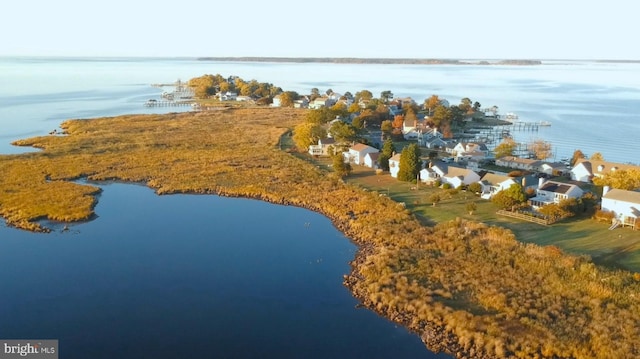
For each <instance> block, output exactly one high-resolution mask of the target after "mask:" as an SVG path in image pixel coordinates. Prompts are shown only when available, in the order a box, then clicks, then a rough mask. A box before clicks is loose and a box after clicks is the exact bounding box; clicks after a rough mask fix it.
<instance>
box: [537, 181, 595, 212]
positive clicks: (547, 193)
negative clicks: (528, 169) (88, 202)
mask: <svg viewBox="0 0 640 359" xmlns="http://www.w3.org/2000/svg"><path fill="white" fill-rule="evenodd" d="M539 181H540V182H539V185H538V189H537V190H536V196H535V197H533V198H531V199H530V200H529V204H530V205H531V206H532V207H533V208H540V207H542V206H545V205H548V204H552V203H555V204H558V203H560V202H561V201H562V200H565V199H569V198H576V199H578V198H580V197H582V195H583V194H584V191H582V189H581V188H580V187H578V186H576V185H574V184H570V183H562V182H556V181H545V179H544V178H540V179H539Z"/></svg>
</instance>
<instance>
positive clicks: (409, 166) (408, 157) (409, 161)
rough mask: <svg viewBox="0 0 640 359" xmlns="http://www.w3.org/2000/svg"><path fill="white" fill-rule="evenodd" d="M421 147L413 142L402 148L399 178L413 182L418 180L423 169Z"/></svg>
mask: <svg viewBox="0 0 640 359" xmlns="http://www.w3.org/2000/svg"><path fill="white" fill-rule="evenodd" d="M420 155H421V152H420V147H418V145H417V144H415V143H412V144H409V145H408V146H406V147H405V148H403V149H402V153H400V168H399V170H398V180H400V181H405V182H411V181H414V180H417V178H418V173H420V170H421V169H422V159H420Z"/></svg>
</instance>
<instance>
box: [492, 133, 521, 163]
mask: <svg viewBox="0 0 640 359" xmlns="http://www.w3.org/2000/svg"><path fill="white" fill-rule="evenodd" d="M517 146H518V144H517V143H516V141H514V140H513V138H509V137H508V138H505V139H504V140H502V142H500V144H498V145H497V146H496V148H494V149H493V153H494V155H495V157H496V158H502V157H505V156H513V151H515V150H516V147H517Z"/></svg>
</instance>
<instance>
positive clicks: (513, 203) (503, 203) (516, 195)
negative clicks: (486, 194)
mask: <svg viewBox="0 0 640 359" xmlns="http://www.w3.org/2000/svg"><path fill="white" fill-rule="evenodd" d="M526 200H527V197H526V196H525V194H524V192H523V190H522V186H521V185H519V184H517V183H514V184H512V185H511V187H509V188H507V189H505V190H502V191H500V192H498V193H496V194H495V195H493V197H491V202H493V204H495V205H496V206H498V208H500V209H507V210H513V209H514V208H515V207H517V206H519V205H521V204H523V203H525V202H526Z"/></svg>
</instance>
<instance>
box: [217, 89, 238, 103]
mask: <svg viewBox="0 0 640 359" xmlns="http://www.w3.org/2000/svg"><path fill="white" fill-rule="evenodd" d="M237 97H238V94H237V93H235V92H230V91H227V92H224V93H222V92H221V93H220V101H235V100H236V98H237Z"/></svg>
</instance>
